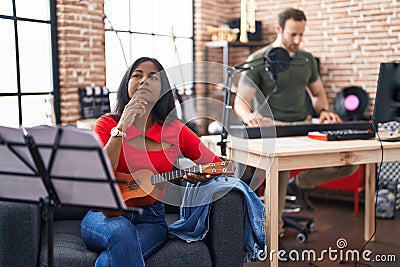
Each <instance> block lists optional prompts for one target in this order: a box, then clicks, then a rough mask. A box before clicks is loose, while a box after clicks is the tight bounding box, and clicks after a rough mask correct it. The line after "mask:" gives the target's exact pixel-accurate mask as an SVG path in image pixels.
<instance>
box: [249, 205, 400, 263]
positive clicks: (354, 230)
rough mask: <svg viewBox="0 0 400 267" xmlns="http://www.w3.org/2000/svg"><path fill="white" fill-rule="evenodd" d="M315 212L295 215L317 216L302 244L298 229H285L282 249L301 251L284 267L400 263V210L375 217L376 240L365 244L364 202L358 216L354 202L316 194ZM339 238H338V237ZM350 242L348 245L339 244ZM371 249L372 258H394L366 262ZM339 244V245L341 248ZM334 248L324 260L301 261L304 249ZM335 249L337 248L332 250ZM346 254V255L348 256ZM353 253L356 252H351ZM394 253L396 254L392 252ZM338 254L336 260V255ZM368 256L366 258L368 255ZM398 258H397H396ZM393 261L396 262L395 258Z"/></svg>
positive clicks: (310, 250)
mask: <svg viewBox="0 0 400 267" xmlns="http://www.w3.org/2000/svg"><path fill="white" fill-rule="evenodd" d="M312 203H313V204H314V207H315V209H314V212H301V213H296V215H297V214H298V215H300V214H301V215H307V216H308V215H309V216H312V217H313V218H314V223H315V231H314V232H312V233H310V234H309V236H308V240H307V241H306V242H305V243H303V244H300V243H298V242H297V241H296V235H297V233H298V232H296V231H295V230H292V229H288V230H286V234H285V236H284V237H283V238H281V239H280V240H279V249H280V250H284V251H285V253H286V258H289V257H288V254H289V253H291V255H293V256H294V257H295V256H296V255H299V259H300V260H299V261H297V260H296V261H290V260H288V261H287V262H282V261H281V262H280V263H279V266H280V267H281V266H282V267H292V266H324V267H325V266H326V267H330V266H357V267H363V266H385V267H386V266H388V267H390V266H400V212H399V211H397V213H396V217H395V219H392V220H382V219H377V221H376V225H377V227H376V235H375V242H370V243H368V244H366V242H364V240H363V233H364V232H363V231H364V205H363V204H360V212H359V215H358V216H357V217H355V216H354V215H353V203H352V202H347V201H341V200H324V199H319V198H313V199H312ZM338 240H339V241H338ZM337 242H339V246H342V244H345V243H347V246H346V247H344V248H343V247H338V246H337ZM364 245H365V248H364V251H365V250H370V251H371V252H372V253H371V254H370V255H369V256H368V257H369V258H370V259H371V260H372V259H374V258H375V257H377V258H379V257H380V259H383V258H385V257H386V258H393V257H395V259H392V262H377V261H370V262H367V261H365V260H362V259H363V256H362V248H363V247H364ZM339 248H340V249H339ZM329 249H331V255H332V256H329V254H324V256H322V257H321V258H323V260H322V261H319V260H315V261H311V262H309V261H307V260H305V261H301V253H302V252H303V254H304V255H305V256H304V258H305V259H307V258H308V257H307V255H311V254H310V253H311V252H312V251H315V253H316V254H315V255H316V256H317V258H318V257H319V256H320V255H321V251H323V250H327V251H329ZM333 250H336V251H333ZM340 253H342V255H343V258H344V259H346V257H347V259H348V261H345V262H342V263H340V261H339V259H340V258H339V256H340ZM346 254H347V256H346ZM357 254H358V255H360V261H359V262H357V263H356V261H355V260H353V259H355V257H356V255H357ZM352 255H353V256H352ZM393 255H394V256H393ZM335 256H337V260H334V257H335ZM368 257H367V258H368ZM394 260H395V261H394ZM393 261H394V262H393ZM261 266H268V264H267V263H266V262H257V263H245V264H244V267H261Z"/></svg>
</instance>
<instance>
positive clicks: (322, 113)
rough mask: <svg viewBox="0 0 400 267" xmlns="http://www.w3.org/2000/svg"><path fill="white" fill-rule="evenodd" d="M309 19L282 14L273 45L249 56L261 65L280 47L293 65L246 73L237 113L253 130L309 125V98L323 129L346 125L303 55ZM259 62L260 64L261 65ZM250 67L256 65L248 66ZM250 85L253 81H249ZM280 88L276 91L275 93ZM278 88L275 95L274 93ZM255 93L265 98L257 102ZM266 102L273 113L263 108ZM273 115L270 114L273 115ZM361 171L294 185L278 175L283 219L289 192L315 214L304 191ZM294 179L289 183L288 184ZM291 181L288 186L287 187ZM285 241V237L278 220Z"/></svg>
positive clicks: (343, 169) (326, 171)
mask: <svg viewBox="0 0 400 267" xmlns="http://www.w3.org/2000/svg"><path fill="white" fill-rule="evenodd" d="M306 21H307V19H306V16H305V14H304V12H303V11H301V10H299V9H295V8H288V9H285V10H283V11H282V12H281V13H280V14H279V17H278V23H277V25H276V26H275V31H276V33H277V38H276V39H275V41H274V42H273V43H271V44H270V45H268V46H266V47H264V48H261V49H259V50H257V51H256V52H254V53H253V54H251V55H250V56H249V58H248V60H247V62H257V59H261V58H263V57H264V56H265V55H266V54H268V52H269V51H270V50H271V49H273V48H276V47H280V48H284V49H285V50H286V51H287V52H288V54H289V56H290V58H291V62H297V63H298V64H290V65H289V67H288V68H287V69H286V70H285V71H283V72H280V73H279V75H277V79H276V83H275V79H274V75H272V74H271V73H270V70H268V69H266V68H265V66H258V67H257V66H255V67H254V68H252V69H249V70H247V71H244V72H243V74H244V75H243V76H242V77H241V79H240V81H239V85H238V91H237V96H236V98H235V104H234V109H235V111H236V112H237V113H238V115H239V117H240V118H241V120H242V121H243V122H244V123H245V124H246V125H247V126H250V127H256V126H267V125H273V124H282V123H292V122H296V123H301V122H306V123H308V122H309V123H311V115H310V111H309V109H308V106H307V94H308V93H309V94H310V96H311V99H312V106H313V108H314V111H315V113H316V114H317V115H318V119H319V123H338V122H342V120H341V119H340V117H339V116H338V115H337V114H336V113H335V112H333V111H330V110H329V104H328V99H327V96H326V93H325V90H324V87H323V84H322V81H321V78H320V76H319V74H318V66H317V62H316V60H315V58H314V57H313V55H312V54H311V53H309V52H307V51H305V50H302V49H300V43H301V41H302V38H303V34H304V31H305V28H306ZM258 62H259V61H258ZM249 64H252V63H249ZM250 80H251V81H250ZM275 85H276V87H275ZM275 88H276V90H274V89H275ZM257 90H260V91H261V92H262V94H263V96H264V98H263V99H260V98H259V97H256V93H257ZM265 101H267V104H268V105H269V107H270V110H269V109H267V108H259V109H257V110H254V109H253V108H252V107H254V106H258V107H261V106H262V105H263V102H265ZM271 112H272V114H271ZM357 168H358V166H340V167H329V168H318V169H311V170H306V171H304V172H302V173H300V174H299V175H297V176H296V177H293V178H292V179H290V178H291V177H290V176H291V175H290V171H281V172H279V191H280V192H279V213H280V216H281V217H282V211H283V208H284V205H285V196H286V192H287V188H288V189H289V190H290V191H291V193H292V194H294V195H295V196H296V197H297V200H298V201H299V204H301V205H302V206H303V207H306V208H308V209H311V210H312V206H311V205H310V203H309V202H308V201H307V198H306V189H309V188H313V187H315V186H317V185H319V184H321V183H324V182H327V181H329V180H332V179H335V178H339V177H343V176H348V175H351V174H352V173H353V172H355V170H356V169H357ZM289 179H290V181H289ZM288 181H289V184H288ZM280 228H281V229H280V232H281V235H282V234H283V232H284V229H283V228H282V220H280Z"/></svg>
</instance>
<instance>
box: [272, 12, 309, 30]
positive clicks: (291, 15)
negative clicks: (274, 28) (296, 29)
mask: <svg viewBox="0 0 400 267" xmlns="http://www.w3.org/2000/svg"><path fill="white" fill-rule="evenodd" d="M288 19H294V20H295V21H303V20H304V21H307V18H306V15H305V14H304V12H303V11H302V10H300V9H296V8H287V9H285V10H283V11H282V12H281V13H280V14H279V17H278V23H279V26H281V28H282V30H284V29H285V23H286V21H287V20H288Z"/></svg>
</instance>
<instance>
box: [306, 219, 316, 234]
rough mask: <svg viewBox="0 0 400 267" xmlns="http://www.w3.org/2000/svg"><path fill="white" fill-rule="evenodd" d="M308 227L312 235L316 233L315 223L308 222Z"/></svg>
mask: <svg viewBox="0 0 400 267" xmlns="http://www.w3.org/2000/svg"><path fill="white" fill-rule="evenodd" d="M306 227H307V231H308V232H310V233H312V232H314V231H315V224H314V222H308V223H307V225H306Z"/></svg>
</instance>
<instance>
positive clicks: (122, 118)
mask: <svg viewBox="0 0 400 267" xmlns="http://www.w3.org/2000/svg"><path fill="white" fill-rule="evenodd" d="M163 70H164V68H163V67H162V65H161V64H160V63H159V62H158V61H157V60H156V59H153V58H147V57H142V58H139V59H138V60H136V61H135V62H134V63H133V64H132V66H130V67H129V68H128V70H127V71H126V73H125V75H124V76H123V78H122V81H121V84H120V86H119V89H118V92H117V105H116V108H115V114H107V115H103V116H102V117H100V118H99V119H98V120H97V121H96V124H95V127H94V131H95V132H96V133H97V135H98V136H99V138H100V141H101V143H102V144H103V146H104V151H105V152H106V154H107V155H108V156H109V158H110V161H111V165H112V168H113V169H114V172H115V174H116V177H117V178H118V177H126V176H127V175H131V173H134V172H138V171H141V170H144V169H146V170H151V171H152V172H153V173H164V172H169V171H171V169H172V168H173V164H174V162H175V160H176V159H177V157H178V156H179V155H180V154H183V155H184V156H185V157H187V158H189V159H191V160H193V161H194V162H196V163H197V164H207V163H210V162H219V161H221V160H220V159H219V158H218V157H217V156H215V155H214V154H213V153H212V152H211V151H210V150H208V149H207V148H206V147H205V146H204V145H203V144H202V143H201V141H200V139H199V138H198V137H197V136H196V135H195V134H194V133H193V132H192V131H191V130H189V128H187V127H186V126H185V125H184V124H182V123H181V122H180V121H179V120H178V119H177V116H176V113H175V101H174V97H173V94H172V91H171V88H170V84H169V81H168V78H167V76H166V74H165V71H163ZM129 177H130V176H129ZM183 178H184V179H185V180H187V181H188V182H190V183H196V182H204V181H207V180H209V179H210V176H209V175H206V176H204V175H198V174H194V173H189V174H187V175H185V176H184V177H183ZM164 194H165V186H164V187H156V190H154V191H153V192H151V194H150V195H147V196H144V197H140V198H136V199H128V200H126V203H127V205H128V206H133V205H135V206H136V204H137V203H140V207H142V208H143V210H144V212H143V214H142V215H139V214H137V213H134V212H124V213H122V212H121V213H115V212H107V211H96V210H91V211H89V212H88V213H87V215H86V216H85V218H84V219H83V221H82V224H81V232H82V237H83V240H84V243H85V244H86V246H87V247H88V248H89V249H90V250H92V251H96V252H99V253H100V255H99V257H98V259H97V261H96V266H144V265H145V260H146V259H147V258H148V257H149V256H151V255H152V254H153V253H155V252H156V251H157V250H159V249H160V248H161V247H162V246H163V245H164V243H165V242H166V240H167V229H168V228H167V224H166V222H165V212H164V205H163V203H162V202H160V201H159V199H161V198H162V197H163V196H164Z"/></svg>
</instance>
